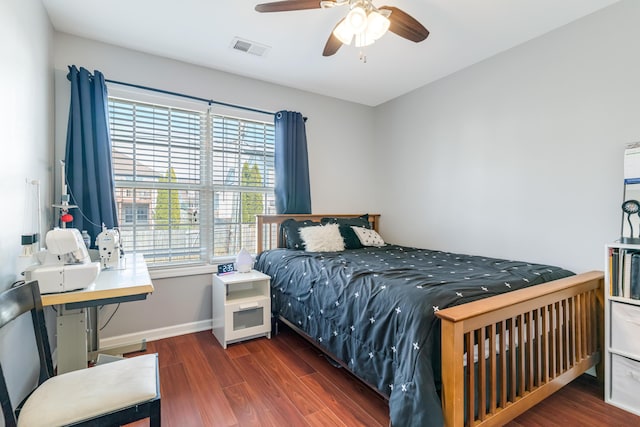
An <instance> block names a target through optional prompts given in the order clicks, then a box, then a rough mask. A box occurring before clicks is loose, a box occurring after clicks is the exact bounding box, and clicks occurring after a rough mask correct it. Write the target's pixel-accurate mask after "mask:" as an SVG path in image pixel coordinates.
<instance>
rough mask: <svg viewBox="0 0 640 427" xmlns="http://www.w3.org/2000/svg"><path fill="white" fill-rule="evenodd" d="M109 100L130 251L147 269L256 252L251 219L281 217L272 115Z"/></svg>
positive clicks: (123, 234)
mask: <svg viewBox="0 0 640 427" xmlns="http://www.w3.org/2000/svg"><path fill="white" fill-rule="evenodd" d="M241 113H242V111H240V113H238V116H233V115H230V114H221V113H219V112H216V110H215V109H214V108H211V107H209V106H206V105H205V106H202V107H201V109H200V108H198V107H196V108H194V109H189V108H184V107H181V106H177V107H176V106H173V105H171V103H170V102H168V103H164V102H163V103H162V104H160V103H149V102H142V101H138V100H131V99H125V98H120V97H114V96H111V97H109V125H110V133H111V142H112V159H113V169H114V177H115V185H116V203H117V209H118V218H119V221H120V235H121V239H122V242H123V246H124V250H125V251H127V252H138V253H142V254H144V256H145V259H146V261H147V263H148V264H149V266H150V267H160V266H170V265H171V266H173V265H189V264H199V263H209V262H215V259H216V258H224V257H233V256H235V255H236V254H237V253H238V252H239V251H240V249H241V248H245V249H247V250H248V251H249V252H255V247H256V243H255V242H256V229H255V215H256V214H258V213H268V214H273V213H275V198H274V193H273V185H274V181H275V179H274V148H275V142H274V125H273V122H272V120H270V119H269V121H266V120H264V121H261V120H256V119H255V118H245V117H242V114H241Z"/></svg>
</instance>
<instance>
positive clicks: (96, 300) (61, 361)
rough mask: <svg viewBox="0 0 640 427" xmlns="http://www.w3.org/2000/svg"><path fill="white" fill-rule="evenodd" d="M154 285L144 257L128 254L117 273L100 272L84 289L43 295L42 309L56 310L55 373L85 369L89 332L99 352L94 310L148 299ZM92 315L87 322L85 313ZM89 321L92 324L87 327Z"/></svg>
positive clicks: (115, 271) (116, 270)
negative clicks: (56, 361) (56, 368)
mask: <svg viewBox="0 0 640 427" xmlns="http://www.w3.org/2000/svg"><path fill="white" fill-rule="evenodd" d="M153 290H154V289H153V283H151V278H150V277H149V271H148V269H147V264H146V262H145V260H144V257H143V256H142V255H141V254H127V255H125V257H124V259H123V260H122V262H121V267H120V268H117V269H115V268H114V269H106V270H101V271H100V274H99V275H98V278H97V279H96V281H95V282H94V283H92V284H91V285H89V286H88V287H87V288H86V289H82V290H79V291H71V292H62V293H57V294H46V295H42V305H44V306H50V305H55V306H57V317H56V326H57V334H56V337H57V354H58V373H64V372H69V371H73V370H76V369H82V368H86V367H87V360H89V359H91V357H90V358H89V359H88V357H87V355H88V348H87V331H89V330H90V331H91V332H92V337H91V338H92V340H93V341H94V342H93V343H92V344H93V345H95V346H96V347H95V349H94V348H92V349H91V350H98V349H97V346H98V345H99V336H98V327H97V326H98V325H97V310H96V307H98V306H102V305H107V304H117V303H121V302H128V301H138V300H143V299H146V298H147V295H148V294H150V293H151V292H153ZM91 312H93V314H94V315H93V316H91V318H89V317H88V316H87V314H88V313H91ZM89 321H91V323H94V325H93V327H89Z"/></svg>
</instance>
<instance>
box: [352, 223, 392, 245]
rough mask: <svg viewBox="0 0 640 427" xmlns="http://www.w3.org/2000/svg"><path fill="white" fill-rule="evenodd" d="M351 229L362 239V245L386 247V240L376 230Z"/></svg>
mask: <svg viewBox="0 0 640 427" xmlns="http://www.w3.org/2000/svg"><path fill="white" fill-rule="evenodd" d="M351 229H352V230H353V231H354V232H355V233H356V235H357V236H358V238H359V239H360V243H362V246H384V245H385V243H384V240H383V239H382V237H381V236H380V235H379V234H378V233H377V232H376V231H375V230H369V229H368V228H363V227H351Z"/></svg>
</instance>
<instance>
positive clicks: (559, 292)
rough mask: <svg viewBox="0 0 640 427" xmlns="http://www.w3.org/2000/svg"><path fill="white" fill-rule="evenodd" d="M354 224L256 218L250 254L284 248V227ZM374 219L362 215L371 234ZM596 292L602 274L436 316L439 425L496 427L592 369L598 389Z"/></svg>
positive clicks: (600, 318) (600, 312)
mask: <svg viewBox="0 0 640 427" xmlns="http://www.w3.org/2000/svg"><path fill="white" fill-rule="evenodd" d="M359 216H360V215H333V214H312V215H258V216H257V230H258V238H257V248H256V249H257V253H260V252H262V251H263V250H267V249H272V248H277V247H284V244H285V242H284V241H283V239H282V236H280V233H279V229H280V224H281V223H282V222H283V221H284V220H286V219H289V218H293V219H295V220H298V221H301V220H313V221H320V220H321V218H325V217H340V218H355V217H359ZM379 219H380V215H377V214H375V215H371V214H369V221H370V223H371V225H372V228H373V229H374V230H376V231H378V226H379ZM603 292H604V273H603V272H601V271H591V272H587V273H582V274H578V275H575V276H571V277H567V278H564V279H559V280H555V281H552V282H547V283H544V284H541V285H537V286H533V287H530V288H525V289H520V290H516V291H513V292H508V293H506V294H501V295H497V296H493V297H490V298H486V299H482V300H478V301H474V302H471V303H467V304H464V305H460V306H455V307H451V308H447V309H443V310H440V311H438V312H437V316H438V317H439V318H440V319H441V321H442V328H441V335H442V337H441V338H442V344H441V345H442V409H443V413H444V419H445V424H446V425H447V426H450V427H458V426H493V425H503V424H505V423H507V422H508V421H509V420H512V419H514V418H516V417H517V416H518V415H520V414H521V413H523V412H525V411H526V410H527V409H529V408H531V407H533V406H534V405H536V404H537V403H539V402H541V401H542V400H543V399H545V398H546V397H547V396H549V395H551V394H552V393H554V392H555V391H557V390H559V389H560V388H561V387H563V386H564V385H566V384H568V383H569V382H570V381H572V380H573V379H575V378H576V377H578V376H580V375H581V374H583V373H584V372H585V371H587V370H588V369H590V368H592V367H594V366H596V365H597V368H598V369H597V373H598V377H599V379H600V380H601V381H602V378H603V376H602V373H603V369H602V368H601V365H602V364H598V362H600V360H601V349H602V348H603V345H604V338H603V331H604V309H603V307H604V301H603V298H604V294H603ZM286 323H287V324H289V325H290V323H289V322H286ZM294 329H296V331H297V332H299V333H302V334H303V336H304V335H305V334H304V333H303V332H302V331H300V330H298V329H297V328H295V327H294ZM500 337H505V339H504V340H503V339H500ZM309 341H310V342H313V341H312V340H309ZM478 343H481V344H480V345H478ZM483 343H484V344H483ZM471 348H474V349H475V350H474V351H466V349H471ZM483 348H486V349H487V351H486V353H485V352H484V351H483V350H482V349H483ZM478 349H480V350H479V351H478ZM488 349H496V350H497V351H488ZM509 349H511V350H513V349H516V350H515V351H510V350H509ZM321 350H322V349H321ZM479 352H480V355H482V353H485V357H477V356H478V353H479ZM474 354H475V356H476V357H475V358H474ZM466 366H474V367H475V369H473V370H471V369H469V370H467V369H466ZM369 386H370V385H369ZM374 389H375V388H374ZM376 391H377V390H376ZM469 391H471V392H469ZM466 414H471V415H472V416H471V417H467V416H466Z"/></svg>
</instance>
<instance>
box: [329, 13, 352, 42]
mask: <svg viewBox="0 0 640 427" xmlns="http://www.w3.org/2000/svg"><path fill="white" fill-rule="evenodd" d="M333 35H334V36H336V38H337V39H338V40H340V43H342V44H346V45H349V44H351V40H353V30H351V28H350V27H349V25H348V24H347V20H346V19H343V20H342V21H341V22H340V23H339V24H338V26H337V27H336V28H335V29H334V30H333Z"/></svg>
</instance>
